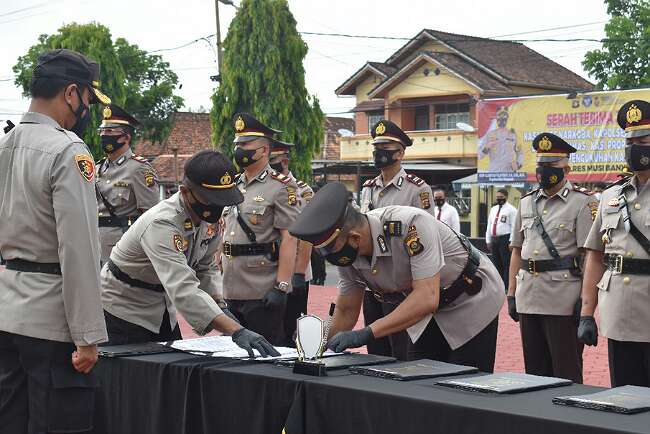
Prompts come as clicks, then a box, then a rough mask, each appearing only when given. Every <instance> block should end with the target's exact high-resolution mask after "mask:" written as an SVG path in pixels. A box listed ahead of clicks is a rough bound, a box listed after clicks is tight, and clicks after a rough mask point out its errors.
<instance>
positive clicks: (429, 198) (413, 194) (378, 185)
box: [361, 169, 434, 214]
mask: <svg viewBox="0 0 650 434" xmlns="http://www.w3.org/2000/svg"><path fill="white" fill-rule="evenodd" d="M389 205H406V206H414V207H416V208H421V209H423V210H425V211H427V212H428V213H430V214H433V208H434V207H433V194H432V193H431V187H429V185H428V184H427V183H426V182H424V180H422V179H420V178H418V177H417V176H415V175H407V174H406V172H405V171H404V169H400V171H399V172H397V174H396V175H395V176H394V177H393V179H391V180H390V181H388V182H387V183H386V184H385V185H384V181H383V180H382V177H381V174H379V176H377V177H376V178H373V179H371V180H369V181H366V182H365V183H364V184H363V189H362V190H361V212H363V213H366V212H368V211H370V210H371V209H375V208H381V207H384V206H389Z"/></svg>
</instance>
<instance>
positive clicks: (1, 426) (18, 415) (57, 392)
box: [0, 331, 98, 434]
mask: <svg viewBox="0 0 650 434" xmlns="http://www.w3.org/2000/svg"><path fill="white" fill-rule="evenodd" d="M75 350H76V347H75V345H74V344H72V343H66V342H56V341H50V340H45V339H36V338H30V337H27V336H22V335H17V334H13V333H7V332H3V331H0V433H2V434H27V433H29V434H37V433H38V434H45V433H59V432H74V433H81V432H90V431H91V430H92V429H93V411H94V400H95V389H96V387H97V385H98V383H97V380H96V378H95V377H94V375H93V374H92V373H90V374H82V373H80V372H77V371H75V369H74V368H73V366H72V353H73V352H74V351H75Z"/></svg>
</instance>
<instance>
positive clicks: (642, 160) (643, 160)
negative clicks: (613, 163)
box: [639, 155, 650, 166]
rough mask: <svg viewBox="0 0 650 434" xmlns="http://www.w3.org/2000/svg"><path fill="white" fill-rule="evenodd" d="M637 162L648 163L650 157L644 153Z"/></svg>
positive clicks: (645, 164)
mask: <svg viewBox="0 0 650 434" xmlns="http://www.w3.org/2000/svg"><path fill="white" fill-rule="evenodd" d="M639 162H640V163H641V165H642V166H647V165H648V164H649V163H650V158H648V157H647V156H645V155H644V156H643V157H641V160H640V161H639Z"/></svg>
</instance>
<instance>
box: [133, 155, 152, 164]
mask: <svg viewBox="0 0 650 434" xmlns="http://www.w3.org/2000/svg"><path fill="white" fill-rule="evenodd" d="M131 159H132V160H135V161H137V162H138V163H143V164H144V163H148V162H149V160H147V159H146V158H144V157H141V156H140V155H131Z"/></svg>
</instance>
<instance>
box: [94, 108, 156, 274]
mask: <svg viewBox="0 0 650 434" xmlns="http://www.w3.org/2000/svg"><path fill="white" fill-rule="evenodd" d="M103 117H104V120H103V121H102V124H101V126H100V127H99V134H100V137H101V141H102V149H103V150H104V152H105V153H106V158H103V159H102V160H100V161H99V162H97V184H96V193H97V205H98V207H99V209H98V212H99V242H100V244H101V248H102V263H104V262H106V261H107V260H108V256H109V255H110V254H111V249H112V248H113V246H115V244H117V242H118V241H119V239H120V238H121V237H122V234H123V233H124V232H126V230H127V229H128V228H129V226H130V225H131V224H132V223H133V222H135V220H136V219H137V218H138V217H139V216H140V215H141V214H142V213H143V212H145V211H146V210H148V209H149V208H151V207H152V206H154V205H155V204H157V203H158V200H159V195H160V194H159V192H158V180H157V177H156V172H155V171H154V169H153V167H151V164H149V162H148V161H147V160H146V159H144V158H142V157H140V156H137V155H134V154H133V151H131V147H130V145H131V141H132V140H133V135H134V133H135V129H136V128H137V127H138V126H139V125H140V122H138V120H137V119H136V118H134V117H133V116H131V115H130V114H129V113H127V112H126V111H125V110H124V109H123V108H121V107H119V106H117V105H115V104H111V105H108V106H106V107H104V111H103Z"/></svg>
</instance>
